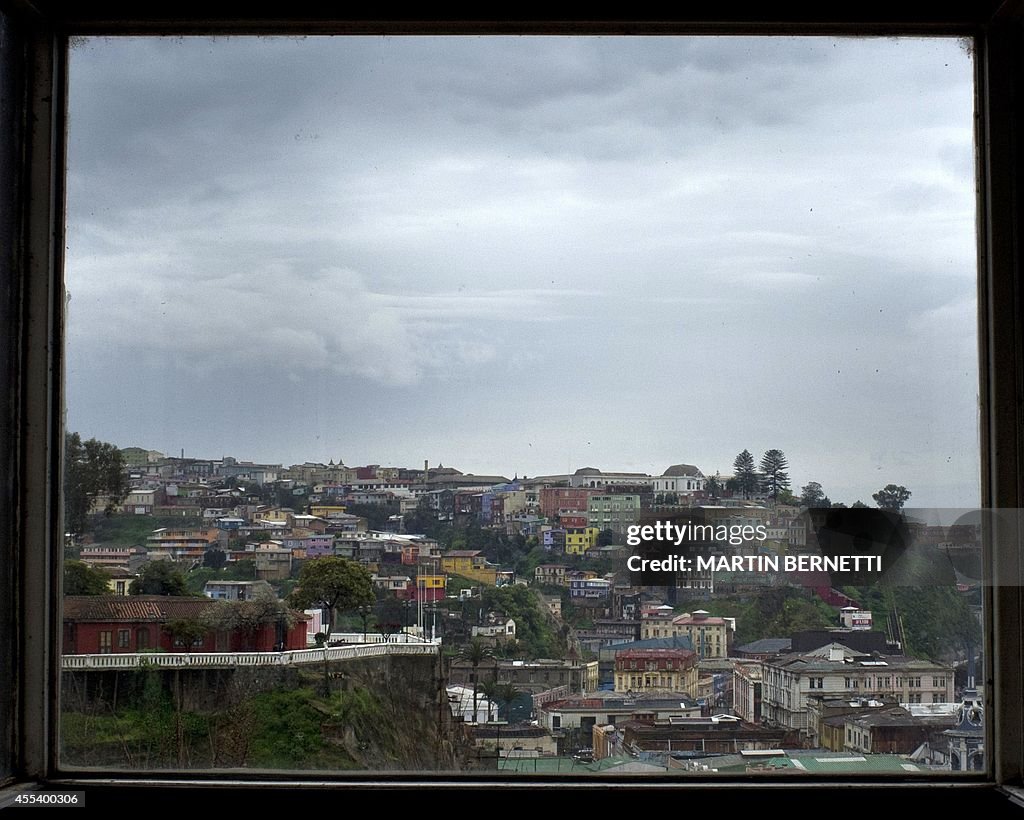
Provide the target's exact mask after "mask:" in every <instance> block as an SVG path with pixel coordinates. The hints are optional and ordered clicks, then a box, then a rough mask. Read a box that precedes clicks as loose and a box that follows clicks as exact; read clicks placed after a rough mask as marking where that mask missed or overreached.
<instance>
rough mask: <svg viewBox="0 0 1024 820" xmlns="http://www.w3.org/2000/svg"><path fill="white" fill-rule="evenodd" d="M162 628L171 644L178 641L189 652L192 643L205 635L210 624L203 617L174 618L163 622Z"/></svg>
mask: <svg viewBox="0 0 1024 820" xmlns="http://www.w3.org/2000/svg"><path fill="white" fill-rule="evenodd" d="M164 630H165V631H166V632H167V633H168V634H169V635H170V636H171V642H172V646H176V645H177V644H179V643H180V644H181V645H182V646H183V647H184V650H185V651H186V652H191V651H192V646H193V644H195V643H196V641H201V640H202V639H203V638H205V637H206V635H207V633H208V632H209V631H210V626H209V624H208V623H207V622H206V621H205V620H204V619H203V618H176V619H174V620H173V621H168V622H167V623H166V624H164Z"/></svg>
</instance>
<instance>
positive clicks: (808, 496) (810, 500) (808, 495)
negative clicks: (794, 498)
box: [800, 481, 832, 507]
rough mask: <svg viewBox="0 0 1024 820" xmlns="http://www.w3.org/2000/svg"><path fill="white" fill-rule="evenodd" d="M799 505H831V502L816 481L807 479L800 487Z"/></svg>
mask: <svg viewBox="0 0 1024 820" xmlns="http://www.w3.org/2000/svg"><path fill="white" fill-rule="evenodd" d="M800 505H801V506H803V507H831V506H832V502H831V501H830V500H829V498H828V496H827V495H825V491H824V490H822V489H821V485H820V484H819V483H818V482H817V481H808V482H807V483H806V484H804V486H803V487H801V488H800Z"/></svg>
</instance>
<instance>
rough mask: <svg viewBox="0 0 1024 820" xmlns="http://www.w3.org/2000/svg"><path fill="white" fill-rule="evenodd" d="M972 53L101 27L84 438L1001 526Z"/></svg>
mask: <svg viewBox="0 0 1024 820" xmlns="http://www.w3.org/2000/svg"><path fill="white" fill-rule="evenodd" d="M972 72H973V68H972V64H971V59H970V57H969V55H968V54H967V53H966V50H965V49H964V48H962V46H961V45H960V44H959V43H958V42H957V41H956V40H896V39H844V40H830V39H818V38H808V39H793V38H763V39H751V38H732V39H729V38H705V39H698V38H678V39H675V38H613V37H605V38H601V37H590V38H558V37H537V38H516V37H506V38H493V37H458V38H456V37H452V38H426V37H424V38H418V37H417V38H380V37H366V38H361V39H360V38H294V39H285V38H282V39H265V38H238V39H226V38H185V39H181V38H176V39H175V38H168V39H159V38H154V39H95V40H86V41H84V42H83V43H80V44H79V45H77V46H76V47H75V48H74V49H73V51H72V53H71V85H70V89H71V90H70V129H69V171H68V177H69V180H68V182H69V185H68V245H69V250H68V257H67V268H66V281H67V288H68V293H69V300H70V301H69V318H68V326H67V346H68V357H69V358H68V373H67V379H68V392H67V402H68V403H67V414H68V428H69V429H70V430H77V431H79V432H80V433H81V434H82V435H83V436H84V437H92V436H95V437H98V438H101V439H104V440H107V441H111V442H114V443H115V444H117V445H119V446H122V447H124V446H141V447H146V448H150V449H156V450H160V451H163V452H166V453H169V454H170V453H173V454H178V453H180V451H181V450H182V449H184V451H185V454H186V455H191V456H197V457H205V458H215V457H220V456H224V455H231V456H234V457H236V458H239V459H251V460H257V461H268V462H273V463H283V464H285V465H287V464H291V463H295V462H301V461H307V460H310V461H324V462H326V461H327V460H329V459H334V460H335V461H337V460H339V459H342V460H344V462H345V463H346V464H348V465H360V464H365V463H377V464H384V465H399V466H401V465H408V466H416V465H422V463H423V460H424V459H429V460H430V462H431V464H432V465H435V464H437V463H438V462H442V463H444V464H445V465H446V466H455V467H458V468H459V469H461V470H463V471H464V472H476V473H499V474H504V475H508V476H510V477H511V476H512V475H513V474H517V473H518V474H519V475H520V476H521V475H523V474H524V473H525V474H527V475H536V474H545V473H562V472H565V471H567V470H575V469H577V468H579V467H583V466H592V467H598V468H600V469H603V470H628V471H640V472H651V473H661V472H662V471H663V470H664V469H665V468H666V467H668V466H669V465H670V464H674V463H679V462H687V463H694V464H696V465H698V466H699V467H700V468H701V469H702V470H703V471H704V472H705V473H706V474H713V473H715V472H716V471H721V472H722V473H728V472H731V470H732V462H733V459H734V457H735V456H736V454H737V453H738V452H739V451H740V450H742V449H744V448H747V449H749V450H750V451H751V452H752V453H753V454H754V456H755V458H758V459H759V458H760V456H761V454H762V453H763V452H764V451H765V450H766V449H768V448H779V449H781V450H783V451H784V452H785V453H786V455H787V456H788V458H789V461H790V465H791V478H792V483H793V487H794V490H796V491H798V490H799V487H800V486H801V485H803V484H805V483H806V482H808V481H811V480H814V481H819V482H820V483H821V484H822V485H823V486H824V489H825V492H826V493H827V494H828V495H830V496H831V497H832V499H833V500H838V501H845V502H846V503H852V502H853V501H855V500H857V499H858V498H859V499H862V500H864V501H866V502H869V503H870V496H871V493H872V492H874V491H876V490H877V489H878V488H880V487H881V486H883V485H884V484H887V483H890V482H892V483H897V484H903V485H905V486H907V487H909V488H910V489H911V490H912V491H913V493H914V495H913V498H912V501H911V503H912V505H914V506H973V505H976V504H978V503H979V502H978V493H979V490H978V485H979V481H978V476H979V466H978V425H977V417H978V412H977V398H978V373H977V330H976V295H975V294H976V262H975V239H974V231H975V203H974V182H973V142H972V131H971V128H972V118H973V95H972Z"/></svg>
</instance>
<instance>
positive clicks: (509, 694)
mask: <svg viewBox="0 0 1024 820" xmlns="http://www.w3.org/2000/svg"><path fill="white" fill-rule="evenodd" d="M521 694H523V690H522V689H517V688H516V685H515V684H514V683H512V682H511V681H507V682H506V683H499V684H497V685H496V686H495V687H494V688H493V691H492V692H491V696H492V697H493V698H494V700H495V702H497V704H498V715H499V716H500V715H501V710H502V708H503V707H504V709H505V720H507V721H508V722H509V723H511V722H512V703H513V701H515V699H516V698H518V697H519V696H520V695H521Z"/></svg>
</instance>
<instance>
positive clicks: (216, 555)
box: [203, 550, 228, 569]
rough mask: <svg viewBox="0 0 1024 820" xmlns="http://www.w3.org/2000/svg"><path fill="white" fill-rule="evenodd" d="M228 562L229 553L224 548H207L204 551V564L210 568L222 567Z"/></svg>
mask: <svg viewBox="0 0 1024 820" xmlns="http://www.w3.org/2000/svg"><path fill="white" fill-rule="evenodd" d="M227 562H228V556H227V553H226V552H224V550H207V551H206V552H205V553H203V566H204V567H209V568H210V569H221V568H223V566H224V565H225V564H226V563H227Z"/></svg>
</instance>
